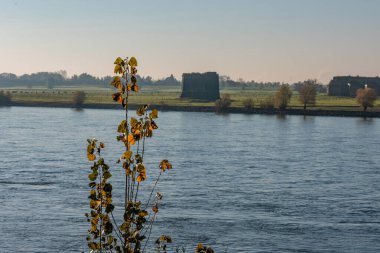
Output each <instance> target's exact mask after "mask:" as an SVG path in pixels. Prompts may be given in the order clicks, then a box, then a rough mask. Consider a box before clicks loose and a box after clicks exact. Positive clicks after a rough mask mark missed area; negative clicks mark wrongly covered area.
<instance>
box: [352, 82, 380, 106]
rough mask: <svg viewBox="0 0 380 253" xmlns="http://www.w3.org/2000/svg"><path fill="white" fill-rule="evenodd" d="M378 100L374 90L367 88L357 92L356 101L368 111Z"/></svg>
mask: <svg viewBox="0 0 380 253" xmlns="http://www.w3.org/2000/svg"><path fill="white" fill-rule="evenodd" d="M376 99H377V96H376V91H375V90H374V89H372V88H368V87H365V88H364V89H363V88H360V89H358V90H357V91H356V100H357V102H358V103H359V104H360V105H361V106H362V107H363V110H364V111H367V108H368V107H373V106H374V104H375V101H376Z"/></svg>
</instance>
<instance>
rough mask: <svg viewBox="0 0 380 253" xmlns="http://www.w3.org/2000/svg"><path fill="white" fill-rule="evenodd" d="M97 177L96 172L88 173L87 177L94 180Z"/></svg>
mask: <svg viewBox="0 0 380 253" xmlns="http://www.w3.org/2000/svg"><path fill="white" fill-rule="evenodd" d="M97 177H98V173H91V174H89V175H88V179H90V180H91V181H95V180H96V178H97Z"/></svg>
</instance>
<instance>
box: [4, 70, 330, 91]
mask: <svg viewBox="0 0 380 253" xmlns="http://www.w3.org/2000/svg"><path fill="white" fill-rule="evenodd" d="M136 78H137V82H138V83H139V86H140V87H144V86H160V85H161V86H173V87H180V86H181V81H180V80H177V79H176V78H175V77H174V76H173V75H170V76H168V77H166V78H162V79H158V80H154V79H153V78H152V77H151V76H146V77H142V76H139V75H137V76H136ZM111 81H112V76H104V77H96V76H92V75H90V74H87V73H82V74H80V75H73V76H72V77H68V76H67V72H66V71H65V70H61V71H57V72H38V73H32V74H24V75H21V76H17V75H15V74H12V73H2V74H0V87H17V86H27V87H29V88H32V87H33V86H46V87H47V88H50V89H51V88H54V87H59V86H98V87H109V84H110V82H111ZM315 81H316V80H315ZM284 84H285V85H289V87H290V89H291V90H294V91H299V90H300V89H301V87H302V85H303V82H298V83H294V84H287V83H281V82H256V81H253V80H252V81H245V80H243V79H238V80H233V79H231V78H230V77H228V76H220V88H222V89H223V88H240V89H259V90H277V89H279V88H280V87H281V86H282V85H284ZM316 89H317V92H326V91H327V87H326V86H325V85H323V84H321V83H318V82H316Z"/></svg>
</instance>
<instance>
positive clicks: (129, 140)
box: [128, 134, 136, 145]
mask: <svg viewBox="0 0 380 253" xmlns="http://www.w3.org/2000/svg"><path fill="white" fill-rule="evenodd" d="M135 142H136V140H135V137H133V134H129V135H128V143H129V144H131V145H133V144H135Z"/></svg>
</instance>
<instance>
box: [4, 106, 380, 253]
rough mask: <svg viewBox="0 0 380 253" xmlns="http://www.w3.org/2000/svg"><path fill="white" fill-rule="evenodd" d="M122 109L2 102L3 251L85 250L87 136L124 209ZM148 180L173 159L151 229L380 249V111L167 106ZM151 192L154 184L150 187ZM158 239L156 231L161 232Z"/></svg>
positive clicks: (252, 247)
mask: <svg viewBox="0 0 380 253" xmlns="http://www.w3.org/2000/svg"><path fill="white" fill-rule="evenodd" d="M122 117H123V112H122V111H118V110H95V109H86V110H83V111H74V110H71V109H62V108H61V109H59V108H28V107H11V108H0V158H1V162H0V174H1V176H0V203H1V206H0V252H82V251H87V246H86V240H85V238H86V233H87V229H88V227H89V225H88V223H87V222H86V219H85V217H84V213H85V212H88V211H89V207H88V199H87V196H88V188H87V184H88V179H87V174H88V172H89V171H90V169H89V167H90V163H89V162H88V161H87V160H86V139H87V138H89V137H97V138H98V139H99V140H102V141H103V142H105V143H106V145H107V147H106V149H105V154H104V156H105V157H106V160H107V161H108V163H109V164H110V165H111V171H112V172H113V175H114V176H113V177H112V178H111V182H112V183H113V185H114V195H115V196H114V203H115V205H116V209H117V211H116V213H115V215H116V216H117V217H121V215H119V213H120V212H119V211H120V210H121V208H122V202H121V200H122V196H121V194H122V192H123V190H122V189H123V171H122V170H121V168H120V167H119V166H118V165H116V164H115V161H116V159H117V157H118V156H119V155H120V152H121V151H122V146H121V145H120V143H118V142H116V139H115V136H116V127H117V125H118V123H119V122H120V121H121V119H122ZM159 117H160V118H159V119H158V120H157V123H158V125H159V129H158V130H157V131H156V132H155V136H154V138H153V139H151V140H149V141H148V142H147V146H146V150H147V153H146V155H145V157H146V159H145V161H146V164H147V168H148V171H147V173H148V180H147V181H146V182H144V186H143V187H144V188H145V189H146V191H149V189H151V187H152V184H153V181H154V179H155V177H156V176H157V175H158V166H157V165H158V163H159V161H161V160H162V159H169V160H170V161H172V163H173V165H174V168H173V170H171V171H169V172H168V173H165V175H164V176H163V177H162V180H161V181H160V182H159V184H158V191H160V192H162V193H163V195H164V198H163V204H162V206H161V209H160V212H159V216H158V221H157V223H156V226H155V227H154V229H153V232H152V234H153V235H152V238H153V239H156V238H157V237H158V235H159V234H168V235H171V237H172V238H173V246H171V247H170V248H171V249H174V248H175V247H176V246H184V247H185V248H186V252H194V249H195V246H196V244H197V243H199V242H202V243H205V244H207V245H212V246H214V249H215V250H216V251H217V252H367V253H368V252H374V253H375V252H380V120H379V119H369V120H368V119H367V120H365V119H362V118H338V117H306V118H304V117H302V116H287V117H279V116H265V115H243V114H230V115H216V114H213V113H197V112H160V114H159ZM141 196H143V200H144V199H146V198H145V197H146V192H143V193H142V195H141ZM153 241H154V240H153Z"/></svg>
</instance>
